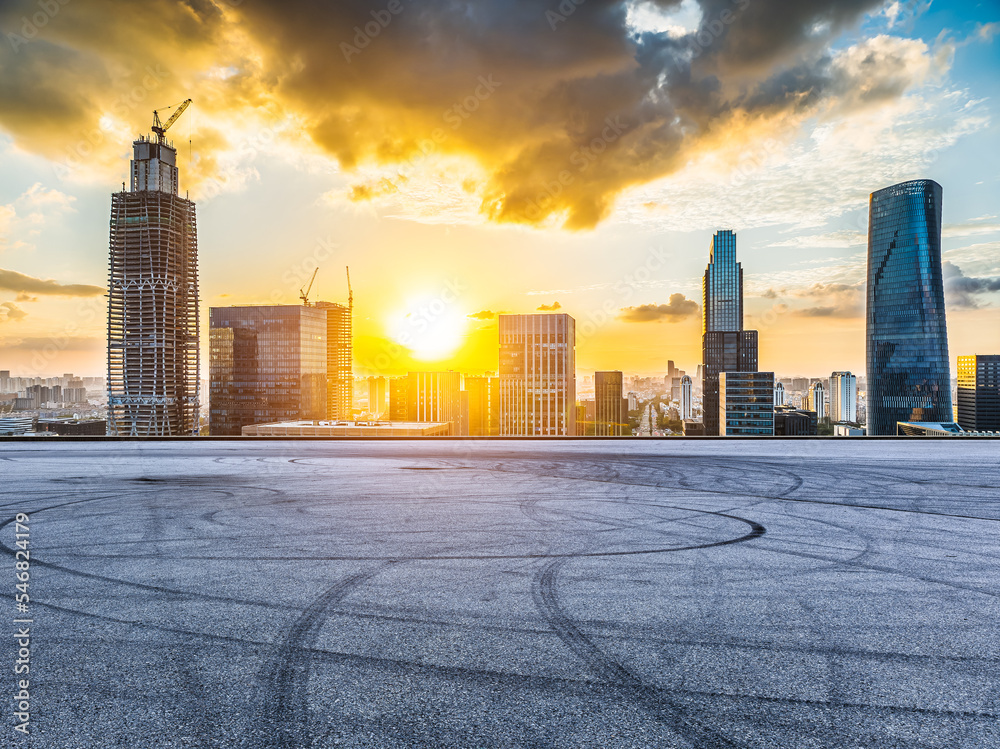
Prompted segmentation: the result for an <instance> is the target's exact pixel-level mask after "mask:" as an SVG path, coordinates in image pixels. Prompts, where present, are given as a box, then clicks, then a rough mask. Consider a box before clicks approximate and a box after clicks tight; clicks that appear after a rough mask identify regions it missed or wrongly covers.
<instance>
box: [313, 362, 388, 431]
mask: <svg viewBox="0 0 1000 749" xmlns="http://www.w3.org/2000/svg"><path fill="white" fill-rule="evenodd" d="M327 365H328V366H329V360H327ZM329 381H330V378H329V376H328V377H327V382H328V383H329ZM329 397H330V390H329V387H328V388H327V398H329ZM388 410H389V383H388V381H387V380H386V379H385V377H374V376H372V377H369V378H368V411H369V412H370V413H371V415H372V416H374V417H375V418H376V419H377V418H379V417H381V416H383V415H384V414H386V413H387V412H388ZM329 412H330V408H329V403H327V413H329Z"/></svg>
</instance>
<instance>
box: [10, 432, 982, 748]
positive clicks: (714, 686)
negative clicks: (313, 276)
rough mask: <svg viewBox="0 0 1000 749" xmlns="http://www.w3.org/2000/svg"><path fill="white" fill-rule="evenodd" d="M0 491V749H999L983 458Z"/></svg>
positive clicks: (83, 461) (475, 471)
mask: <svg viewBox="0 0 1000 749" xmlns="http://www.w3.org/2000/svg"><path fill="white" fill-rule="evenodd" d="M0 491H2V493H3V497H2V500H0V505H2V511H0V523H5V524H4V525H3V526H2V528H0V542H2V544H3V547H4V549H3V550H4V554H2V555H0V556H2V559H3V560H6V561H2V560H0V565H7V567H8V572H3V571H0V594H2V595H3V596H4V598H0V627H2V630H0V632H2V633H3V634H4V635H9V636H4V637H3V638H2V640H0V643H2V645H0V673H2V674H4V676H2V677H0V695H2V704H3V705H4V708H3V709H4V718H3V722H2V729H3V731H4V733H3V734H2V735H0V746H4V747H7V746H10V747H22V746H23V747H46V748H47V747H53V748H58V749H69V748H71V747H101V748H102V749H105V748H107V747H141V748H143V749H145V748H146V747H149V748H153V749H162V748H166V747H241V748H245V749H279V748H288V747H332V746H346V747H400V748H402V747H520V746H531V747H601V748H605V747H712V748H714V747H781V748H782V749H804V748H807V747H857V748H858V749H862V748H863V749H876V748H880V747H898V748H899V749H904V748H905V749H914V748H919V747H946V748H947V749H956V748H964V747H998V746H1000V721H998V715H1000V678H998V677H1000V627H998V622H1000V600H998V596H1000V575H998V572H1000V544H998V540H1000V443H996V442H994V443H990V442H987V441H960V440H954V441H937V440H911V441H889V442H872V441H852V440H846V439H845V440H823V441H817V440H809V441H802V442H795V441H787V440H785V441H759V442H753V441H745V442H743V441H736V440H733V441H706V442H692V441H636V440H628V441H618V442H615V441H612V440H608V441H589V442H534V443H533V442H489V443H472V442H457V441H455V442H452V441H443V442H435V441H429V440H427V441H422V442H420V441H418V442H336V443H319V442H306V443H301V442H294V443H293V442H254V443H252V444H251V443H243V442H227V443H220V442H212V441H205V442H179V443H170V444H167V443H124V444H113V443H103V442H95V443H76V444H72V443H71V444H67V443H65V442H64V443H56V442H55V441H52V442H46V443H25V442H20V443H5V444H0ZM18 512H23V513H26V514H28V516H29V522H28V523H26V525H28V526H29V530H28V535H29V537H30V550H31V559H30V562H31V565H30V604H29V613H28V616H30V618H31V619H32V620H33V621H32V623H31V625H30V628H31V646H30V648H31V654H30V669H31V670H30V690H29V691H30V730H31V735H30V737H29V738H26V737H24V736H22V735H21V734H19V733H17V732H15V731H14V730H13V728H14V725H15V723H16V720H15V718H14V716H13V709H12V705H13V704H14V701H13V697H14V694H15V689H16V686H15V683H14V680H15V676H14V674H13V672H12V671H13V665H14V663H15V660H16V659H17V657H18V649H17V645H16V644H15V642H14V641H15V638H14V637H13V635H14V632H15V627H16V625H14V624H13V623H12V621H13V619H14V618H15V617H17V616H18V614H17V613H16V609H15V603H14V600H13V596H14V593H15V588H14V586H15V582H16V581H15V578H14V574H15V567H14V564H15V559H14V558H13V552H14V551H15V550H16V547H15V540H16V536H15V530H16V526H15V523H14V518H15V514H16V513H18ZM21 616H24V615H23V614H22V615H21Z"/></svg>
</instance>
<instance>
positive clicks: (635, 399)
mask: <svg viewBox="0 0 1000 749" xmlns="http://www.w3.org/2000/svg"><path fill="white" fill-rule="evenodd" d="M625 402H626V403H627V404H628V410H629V411H638V410H639V396H638V395H637V394H636V393H629V394H628V396H627V397H626V398H625Z"/></svg>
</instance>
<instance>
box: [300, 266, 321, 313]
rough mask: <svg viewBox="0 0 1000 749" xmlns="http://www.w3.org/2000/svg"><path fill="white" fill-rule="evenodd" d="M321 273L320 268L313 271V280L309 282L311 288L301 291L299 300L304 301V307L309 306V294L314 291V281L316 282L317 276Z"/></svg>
mask: <svg viewBox="0 0 1000 749" xmlns="http://www.w3.org/2000/svg"><path fill="white" fill-rule="evenodd" d="M317 273H319V268H316V270H314V271H313V275H312V278H311V279H310V280H309V286H308V288H305V289H299V299H301V300H302V306H304V307H308V306H309V292H310V291H312V288H313V281H315V280H316V274H317Z"/></svg>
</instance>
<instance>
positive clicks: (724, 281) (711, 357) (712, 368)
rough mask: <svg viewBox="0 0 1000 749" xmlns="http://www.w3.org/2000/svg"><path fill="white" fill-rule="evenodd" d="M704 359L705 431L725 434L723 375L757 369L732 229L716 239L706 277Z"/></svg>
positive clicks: (704, 282)
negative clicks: (721, 417) (721, 396)
mask: <svg viewBox="0 0 1000 749" xmlns="http://www.w3.org/2000/svg"><path fill="white" fill-rule="evenodd" d="M702 362H703V367H702V411H703V416H702V419H703V420H704V422H705V434H707V435H709V436H715V435H718V434H720V433H721V432H720V426H719V414H720V413H721V411H720V400H719V392H720V390H719V375H720V374H721V373H722V372H756V371H757V331H756V330H743V266H742V265H741V264H740V263H738V262H736V235H735V234H734V233H733V232H731V231H718V232H716V233H715V236H714V237H713V238H712V248H711V251H710V253H709V261H708V267H707V268H706V269H705V276H704V279H703V280H702ZM772 399H773V393H772Z"/></svg>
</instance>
